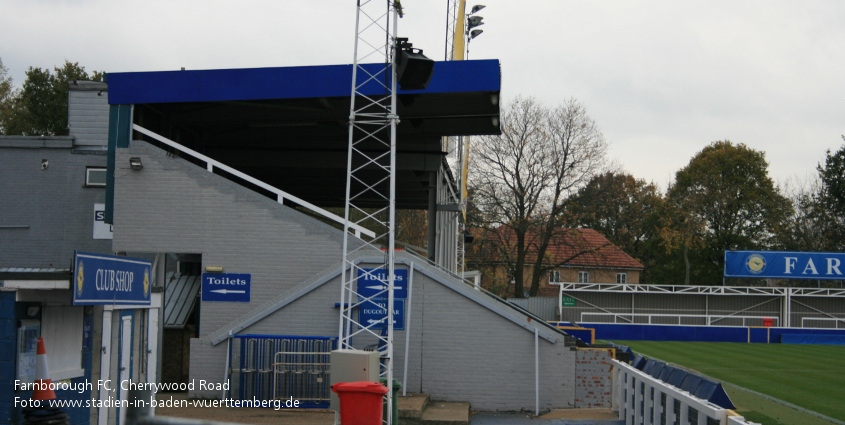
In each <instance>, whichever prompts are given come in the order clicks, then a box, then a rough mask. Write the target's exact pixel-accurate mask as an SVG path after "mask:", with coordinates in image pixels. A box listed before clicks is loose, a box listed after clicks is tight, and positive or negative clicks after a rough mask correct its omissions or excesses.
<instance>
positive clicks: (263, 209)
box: [114, 141, 343, 338]
mask: <svg viewBox="0 0 845 425" xmlns="http://www.w3.org/2000/svg"><path fill="white" fill-rule="evenodd" d="M133 156H138V157H141V158H142V161H143V164H144V168H143V169H142V170H140V171H132V170H130V169H129V163H128V160H129V158H130V157H133ZM116 163H117V166H116V171H115V174H116V175H115V180H116V183H115V187H116V189H115V219H114V221H115V222H114V233H115V236H114V249H115V250H119V251H126V252H148V253H153V252H170V253H198V254H202V262H203V266H206V265H215V266H223V267H224V269H225V271H226V272H227V273H251V274H252V293H251V300H252V302H250V303H219V302H218V303H211V302H208V303H201V304H200V337H201V338H202V337H204V336H206V335H208V334H209V333H212V332H214V331H215V330H217V329H218V328H220V327H221V326H223V325H225V324H226V323H228V322H229V321H230V320H232V319H233V318H235V317H238V316H240V315H242V314H244V313H246V312H247V311H250V310H251V309H253V308H254V307H255V306H256V305H258V304H260V303H262V302H264V301H266V300H268V299H271V298H273V297H274V296H276V295H278V294H279V293H282V292H284V291H285V290H287V289H289V288H291V287H293V286H295V285H296V284H298V283H300V282H302V281H303V280H305V279H307V278H309V277H311V276H313V275H315V274H316V273H318V272H319V271H322V270H323V269H325V268H327V267H328V266H330V265H332V264H334V263H337V262H339V261H340V260H341V244H342V240H343V234H342V232H341V231H340V230H338V229H335V228H332V227H330V226H328V225H326V224H324V223H321V222H319V221H317V220H315V219H312V218H309V217H307V216H305V215H304V214H302V213H300V212H298V211H295V210H293V209H291V208H288V207H284V206H281V205H279V204H278V203H276V202H274V201H273V200H271V199H269V198H266V197H264V196H261V195H259V194H257V193H255V192H252V191H250V190H247V189H245V188H243V187H241V186H239V185H237V184H236V183H233V182H231V181H229V180H226V179H224V178H222V177H220V176H217V175H214V174H212V173H209V172H207V171H205V169H203V168H201V167H198V166H196V165H193V164H190V163H187V162H186V161H183V160H182V159H179V158H173V157H169V156H167V155H166V154H165V152H164V151H162V150H160V149H157V148H155V147H152V146H150V145H149V144H147V143H145V142H138V141H133V142H132V145H131V147H130V148H129V149H118V152H117V161H116Z"/></svg>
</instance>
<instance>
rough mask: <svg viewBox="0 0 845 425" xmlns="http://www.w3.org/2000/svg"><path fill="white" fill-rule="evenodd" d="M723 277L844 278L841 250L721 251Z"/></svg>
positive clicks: (843, 254) (844, 269)
mask: <svg viewBox="0 0 845 425" xmlns="http://www.w3.org/2000/svg"><path fill="white" fill-rule="evenodd" d="M725 277H750V278H770V279H812V280H845V253H836V252H789V251H725Z"/></svg>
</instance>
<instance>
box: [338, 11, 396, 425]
mask: <svg viewBox="0 0 845 425" xmlns="http://www.w3.org/2000/svg"><path fill="white" fill-rule="evenodd" d="M401 16H402V6H401V4H400V1H399V0H369V1H368V0H359V1H358V6H357V17H356V21H355V33H356V38H355V58H354V62H353V66H352V96H351V99H350V112H349V149H348V156H347V175H346V207H345V210H344V236H343V268H342V272H341V291H340V321H339V325H338V348H340V349H355V348H359V349H361V348H364V347H367V346H371V345H373V343H374V342H375V346H376V347H377V349H378V351H379V354H380V358H381V365H382V367H381V376H382V377H383V378H384V379H385V382H386V384H387V387H388V389H390V388H391V387H392V385H393V384H392V383H393V324H394V322H393V306H394V291H393V287H394V276H395V273H394V252H395V251H394V248H395V241H394V236H395V217H396V202H395V199H396V126H397V125H398V123H399V117H398V116H397V114H396V90H397V89H396V85H397V79H396V67H395V63H396V62H395V61H396V54H395V52H396V46H395V45H396V43H397V40H396V32H397V28H398V25H397V21H398V19H399V17H401ZM365 63H368V64H370V66H364V64H365ZM373 64H376V66H373ZM374 87H376V89H375V90H374V89H373V88H374ZM353 223H354V224H355V225H366V226H367V227H369V228H370V229H371V230H374V231H375V234H376V236H375V238H373V239H372V240H369V241H365V242H364V243H360V242H359V241H357V240H352V239H351V238H352V237H353V236H352V235H351V234H350V229H351V228H352V226H353ZM385 246H386V249H383V248H385ZM379 250H383V251H384V261H383V265H382V270H377V269H378V267H375V269H376V270H374V268H373V267H369V268H362V267H361V264H360V263H359V259H360V258H361V256H362V255H366V254H370V255H369V256H370V257H371V256H372V253H373V252H379ZM380 271H381V272H383V273H384V275H385V276H386V286H385V287H384V289H383V290H381V291H377V292H376V293H375V294H374V295H371V296H367V297H364V296H361V291H362V290H361V289H359V285H358V281H359V280H364V279H366V280H368V281H370V282H372V281H374V280H378V278H377V277H376V276H373V274H376V275H378V274H380V273H379V272H380ZM382 305H383V307H384V308H383V309H384V310H386V311H385V313H386V314H385V317H384V319H382V320H372V319H370V320H368V321H367V323H361V322H363V320H361V319H360V318H359V317H356V315H355V313H356V312H357V311H358V310H361V309H363V308H365V307H367V306H369V308H376V306H379V307H381V306H382ZM353 338H354V342H355V343H357V347H356V344H353ZM392 398H393V397H392V391H390V390H388V392H387V394H386V396H385V404H386V406H387V410H386V411H387V412H392V406H393V403H394V402H395V401H394V400H392ZM386 416H387V417H386V418H385V419H386V423H387V424H388V425H391V421H392V418H391V415H390V414H387V415H386Z"/></svg>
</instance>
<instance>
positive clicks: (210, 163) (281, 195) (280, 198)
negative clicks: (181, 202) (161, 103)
mask: <svg viewBox="0 0 845 425" xmlns="http://www.w3.org/2000/svg"><path fill="white" fill-rule="evenodd" d="M132 129H133V130H135V131H137V132H139V133H141V134H144V135H146V136H149V137H151V138H153V139H155V140H157V141H159V142H161V143H164V144H165V145H167V146H170V147H171V148H173V149H176V150H178V151H179V152H182V153H185V154H188V155H190V156H191V157H193V158H196V159H199V160H200V161H203V162H205V164H206V165H205V169H206V170H208V171H209V172H213V171H214V169H215V168H217V169H220V170H223V171H225V172H227V173H229V174H231V175H233V176H236V177H238V178H240V179H243V180H244V181H246V182H249V183H251V184H254V185H256V186H258V187H260V188H262V189H264V190H267V191H269V192H271V193H273V194H275V195H276V201H277V202H278V203H280V204H281V203H282V202H284V200H285V199H287V200H289V201H291V202H293V203H295V204H297V205H300V206H302V207H305V208H307V209H308V210H310V211H312V212H315V213H317V214H319V215H321V216H323V217H325V218H327V219H329V220H331V221H333V222H335V223H338V224H340V225H343V217H340V216H338V215H336V214H332V213H330V212H328V211H326V210H324V209H322V208H320V207H318V206H316V205H314V204H312V203H310V202H308V201H304V200H302V199H301V198H298V197H296V196H293V195H291V194H289V193H287V192H285V191H283V190H281V189H278V188H276V187H274V186H271V185H269V184H267V183H265V182H263V181H261V180H258V179H256V178H254V177H252V176H249V175H247V174H244V173H242V172H240V171H238V170H236V169H234V168H232V167H229V166H228V165H225V164H223V163H221V162H219V161H217V160H214V159H212V158H210V157H207V156H205V155H203V154H201V153H199V152H197V151H195V150H193V149H190V148H188V147H186V146H183V145H180V144H179V143H176V142H174V141H173V140H170V139H168V138H167V137H164V136H162V135H160V134H157V133H155V132H153V131H150V130H147V129H146V128H144V127H141V126H140V125H138V124H133V125H132ZM349 227H350V228H351V229H352V230H353V232H354V233H355V236H357V237H359V238H360V237H361V235H366V236H368V237H369V238H371V239H372V238H375V236H376V234H375V233H374V232H373V231H371V230H368V229H366V228H364V227H361V226H360V225H357V224H354V223H350V224H349Z"/></svg>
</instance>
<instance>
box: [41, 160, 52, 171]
mask: <svg viewBox="0 0 845 425" xmlns="http://www.w3.org/2000/svg"><path fill="white" fill-rule="evenodd" d="M49 165H50V161H47V160H46V159H42V160H41V169H42V170H46V169H47V167H48V166H49Z"/></svg>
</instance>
